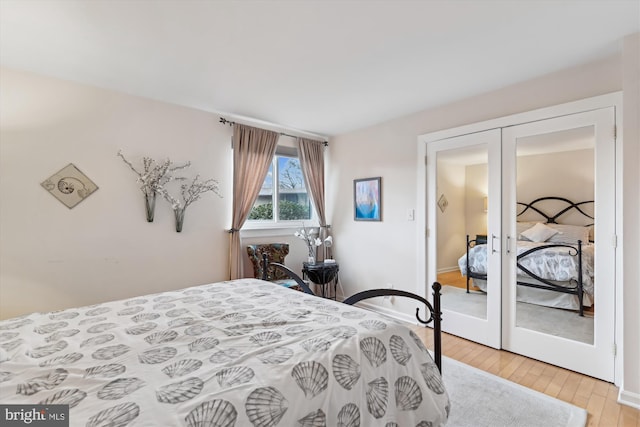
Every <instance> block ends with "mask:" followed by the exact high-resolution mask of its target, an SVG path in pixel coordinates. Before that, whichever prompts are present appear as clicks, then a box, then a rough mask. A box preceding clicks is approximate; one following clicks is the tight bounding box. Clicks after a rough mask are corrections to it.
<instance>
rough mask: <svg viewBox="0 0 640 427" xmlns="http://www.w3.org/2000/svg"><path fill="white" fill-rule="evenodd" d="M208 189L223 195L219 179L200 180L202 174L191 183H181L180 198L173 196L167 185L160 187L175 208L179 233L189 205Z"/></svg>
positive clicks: (160, 190) (165, 197) (159, 190)
mask: <svg viewBox="0 0 640 427" xmlns="http://www.w3.org/2000/svg"><path fill="white" fill-rule="evenodd" d="M208 191H211V192H213V193H215V194H217V195H218V197H222V195H221V194H220V185H219V183H218V181H216V180H215V179H208V180H206V181H200V175H196V177H195V178H193V180H192V181H191V182H190V183H189V184H181V185H180V196H179V198H176V197H173V196H172V195H171V193H169V191H168V190H167V189H166V187H165V186H161V187H159V189H158V192H159V193H160V194H161V195H162V197H163V198H164V199H165V200H166V201H167V202H169V203H170V204H171V207H172V208H173V213H174V216H175V219H176V231H177V232H178V233H180V232H181V231H182V224H183V222H184V212H185V210H186V209H187V206H189V205H190V204H192V203H193V202H195V201H196V200H198V199H200V197H201V196H202V194H204V193H206V192H208Z"/></svg>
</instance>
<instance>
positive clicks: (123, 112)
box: [0, 69, 232, 318]
mask: <svg viewBox="0 0 640 427" xmlns="http://www.w3.org/2000/svg"><path fill="white" fill-rule="evenodd" d="M0 79H1V80H0V81H1V83H2V84H1V88H2V95H1V96H0V98H1V101H0V102H1V104H0V108H1V110H0V111H1V113H2V114H0V194H1V203H0V318H7V317H13V316H16V315H20V314H23V313H28V312H32V311H38V310H54V309H61V308H65V307H72V306H80V305H86V304H93V303H97V302H99V301H107V300H113V299H119V298H124V297H129V296H134V295H142V294H147V293H151V292H159V291H163V290H168V289H173V288H178V287H180V288H181V287H185V286H188V285H196V284H202V283H207V282H213V281H218V280H223V279H226V278H227V274H228V272H227V271H226V266H227V259H228V234H227V233H226V232H224V229H225V227H227V228H228V227H229V224H230V211H231V209H230V203H231V156H232V153H231V147H230V140H231V129H230V128H229V127H228V126H222V125H220V124H218V123H217V119H218V117H217V116H214V115H212V114H209V113H204V112H201V111H196V110H193V109H188V108H182V107H178V106H174V105H169V104H165V103H161V102H155V101H151V100H147V99H142V98H137V97H133V96H127V95H122V94H118V93H115V92H110V91H106V90H100V89H96V88H92V87H88V86H83V85H78V84H74V83H68V82H64V81H61V80H56V79H50V78H46V77H41V76H36V75H33V74H29V73H24V72H18V71H12V70H8V69H2V70H1V74H0ZM118 149H122V150H123V152H124V153H125V154H126V156H127V157H128V158H129V159H130V160H132V161H134V163H135V161H139V160H140V159H141V158H142V156H145V155H146V156H150V157H153V158H157V159H163V158H166V157H169V158H171V159H172V160H174V161H176V162H184V161H186V160H191V161H192V166H191V168H189V169H188V170H187V173H193V174H195V173H200V174H201V175H202V177H204V178H215V179H218V180H219V181H220V184H221V190H222V194H223V196H224V198H223V199H220V198H218V197H217V196H215V195H214V194H213V193H207V194H205V195H203V197H202V199H201V200H199V201H197V202H195V203H194V204H193V205H191V206H189V207H188V208H187V211H186V215H185V222H184V228H183V231H182V232H181V233H176V232H175V229H174V219H173V212H172V211H171V209H170V206H169V205H168V204H167V203H166V202H164V201H162V200H158V201H157V205H156V213H155V221H154V222H153V223H147V222H146V219H145V211H144V204H143V196H142V193H141V191H140V190H139V188H138V186H137V183H136V176H135V175H134V173H133V172H131V171H130V170H129V169H128V167H127V166H126V165H125V164H124V163H123V162H122V160H121V159H120V158H118V157H116V153H117V151H118ZM68 163H73V164H75V165H76V166H77V167H78V168H79V169H80V170H82V171H83V172H84V173H85V174H87V175H88V176H89V178H91V179H92V180H93V181H94V182H95V183H96V184H97V185H98V187H99V189H98V190H97V191H96V192H95V193H94V194H93V195H91V196H90V197H88V198H87V199H86V200H84V201H83V202H81V203H80V204H78V205H77V206H76V207H74V208H73V209H68V208H67V207H66V206H64V205H63V204H61V203H60V202H59V201H58V200H56V199H55V198H54V197H52V196H51V195H50V194H49V193H48V192H47V191H45V190H44V189H43V188H42V187H41V186H40V182H42V181H43V180H45V179H46V178H48V177H49V176H50V175H51V174H53V173H54V172H56V171H58V170H59V169H61V168H62V167H63V166H65V165H67V164H68Z"/></svg>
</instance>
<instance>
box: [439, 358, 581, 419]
mask: <svg viewBox="0 0 640 427" xmlns="http://www.w3.org/2000/svg"><path fill="white" fill-rule="evenodd" d="M442 377H443V380H444V384H445V386H446V388H447V392H448V393H449V398H450V400H451V411H450V413H449V421H448V422H447V427H584V426H585V424H586V422H587V411H585V410H584V409H582V408H578V407H577V406H574V405H571V404H569V403H566V402H562V401H560V400H558V399H554V398H553V397H551V396H547V395H545V394H542V393H539V392H537V391H535V390H531V389H529V388H526V387H523V386H521V385H519V384H516V383H513V382H511V381H507V380H505V379H503V378H500V377H497V376H495V375H492V374H489V373H487V372H484V371H481V370H479V369H476V368H474V367H472V366H469V365H466V364H464V363H461V362H458V361H456V360H453V359H450V358H448V357H443V358H442Z"/></svg>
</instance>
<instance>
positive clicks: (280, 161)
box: [248, 147, 314, 225]
mask: <svg viewBox="0 0 640 427" xmlns="http://www.w3.org/2000/svg"><path fill="white" fill-rule="evenodd" d="M312 217H314V212H313V208H312V206H311V199H310V197H309V195H308V194H307V187H306V186H305V182H304V178H303V176H302V168H301V166H300V160H299V159H298V157H297V155H296V154H295V152H292V151H291V149H290V150H288V151H285V150H284V149H283V148H281V147H279V148H278V151H277V152H276V155H275V156H274V159H273V162H272V163H271V166H270V167H269V172H267V176H266V178H265V180H264V183H263V184H262V188H261V189H260V194H259V195H258V198H257V199H256V201H255V202H254V204H253V208H252V209H251V212H250V213H249V218H248V221H250V222H251V223H252V224H256V225H257V224H265V225H266V224H277V223H286V222H288V221H297V222H299V221H309V220H311V218H312Z"/></svg>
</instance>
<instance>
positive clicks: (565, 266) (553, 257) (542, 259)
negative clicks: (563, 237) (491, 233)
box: [458, 240, 594, 310]
mask: <svg viewBox="0 0 640 427" xmlns="http://www.w3.org/2000/svg"><path fill="white" fill-rule="evenodd" d="M545 245H548V243H544V242H543V243H535V242H529V241H523V240H518V244H517V251H518V255H520V254H522V253H523V252H525V251H527V250H529V249H531V248H535V247H540V246H545ZM569 252H570V249H569V248H566V247H554V248H548V249H543V250H541V251H539V252H535V253H533V254H531V255H528V256H525V257H523V258H522V259H521V261H520V263H521V264H522V266H523V267H525V268H527V269H528V270H530V271H531V272H532V273H534V274H536V275H537V276H539V277H542V278H543V279H546V280H551V281H554V282H556V283H557V284H559V285H562V283H560V282H565V281H569V280H572V279H573V280H577V279H578V270H579V267H578V258H577V257H576V256H573V255H571V254H570V253H569ZM466 259H467V255H466V254H464V255H462V256H461V257H460V258H459V259H458V266H459V268H460V271H461V273H462V275H466V274H467V266H466ZM593 266H594V245H593V244H583V245H582V280H583V289H584V292H585V299H584V301H583V304H584V305H585V306H590V305H591V303H592V299H593V287H594V280H593V278H594V268H593ZM469 268H471V271H473V272H475V273H479V274H486V273H487V245H476V246H474V247H472V248H470V249H469ZM518 280H522V281H530V282H532V283H535V281H534V280H533V279H531V277H529V276H527V275H526V274H524V273H523V272H522V271H519V274H518ZM474 284H475V285H476V286H478V287H480V289H482V290H483V291H485V292H486V282H484V281H483V280H479V279H474ZM517 299H518V301H523V302H530V303H534V304H540V305H545V306H549V307H560V308H567V309H573V310H575V309H578V300H577V297H576V296H575V295H570V294H562V293H558V292H552V291H546V290H542V289H533V288H525V287H522V286H519V287H518V288H517Z"/></svg>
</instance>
